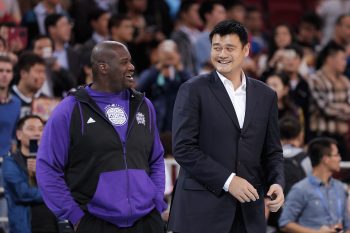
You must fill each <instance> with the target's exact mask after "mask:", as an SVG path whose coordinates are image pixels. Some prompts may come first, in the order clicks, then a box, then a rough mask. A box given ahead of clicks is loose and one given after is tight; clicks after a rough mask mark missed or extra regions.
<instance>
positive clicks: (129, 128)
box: [82, 93, 145, 224]
mask: <svg viewBox="0 0 350 233" xmlns="http://www.w3.org/2000/svg"><path fill="white" fill-rule="evenodd" d="M131 95H133V94H132V93H131ZM144 98H145V96H144V95H143V96H142V99H141V101H140V103H139V105H138V106H137V108H136V113H137V112H138V111H139V109H140V107H141V105H142V103H143V102H144ZM82 102H84V103H86V104H87V105H89V106H90V108H91V109H92V110H93V111H94V112H96V113H97V114H99V115H100V116H101V117H102V118H103V119H105V120H106V121H107V122H108V124H110V125H111V126H112V127H113V129H114V126H113V125H112V123H111V122H110V121H109V120H107V119H106V117H105V116H104V115H103V114H102V113H100V112H98V111H96V110H95V109H94V107H93V106H91V105H90V104H89V103H88V102H85V101H82ZM132 117H133V119H132V121H131V122H130V126H129V125H128V131H127V132H126V137H125V142H123V141H122V140H121V138H120V136H119V134H118V132H116V130H115V129H114V132H115V133H116V135H117V137H118V138H119V141H120V142H121V144H122V147H123V158H124V165H125V172H126V185H127V187H126V190H127V198H126V199H127V201H128V203H129V207H130V214H129V217H131V215H132V207H131V203H130V180H129V175H128V164H127V160H126V142H127V140H128V137H129V134H130V131H131V127H132V125H133V123H134V121H135V118H136V114H135V115H134V116H132ZM128 222H129V218H127V219H126V224H128Z"/></svg>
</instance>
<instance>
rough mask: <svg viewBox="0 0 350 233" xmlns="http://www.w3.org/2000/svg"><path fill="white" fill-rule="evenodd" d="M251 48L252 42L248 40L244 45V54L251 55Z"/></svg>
mask: <svg viewBox="0 0 350 233" xmlns="http://www.w3.org/2000/svg"><path fill="white" fill-rule="evenodd" d="M249 50H250V43H249V42H248V43H247V44H246V45H244V47H243V52H244V56H245V57H248V56H249Z"/></svg>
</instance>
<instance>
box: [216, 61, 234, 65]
mask: <svg viewBox="0 0 350 233" xmlns="http://www.w3.org/2000/svg"><path fill="white" fill-rule="evenodd" d="M218 63H219V64H222V65H227V64H229V63H231V61H218Z"/></svg>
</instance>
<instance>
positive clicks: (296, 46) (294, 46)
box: [284, 44, 304, 58]
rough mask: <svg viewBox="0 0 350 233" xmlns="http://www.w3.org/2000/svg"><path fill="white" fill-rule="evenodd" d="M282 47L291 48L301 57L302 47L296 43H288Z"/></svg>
mask: <svg viewBox="0 0 350 233" xmlns="http://www.w3.org/2000/svg"><path fill="white" fill-rule="evenodd" d="M284 49H287V50H293V51H294V52H295V53H296V54H297V55H298V57H299V58H303V54H304V53H303V49H302V48H301V47H300V46H299V45H297V44H290V45H288V46H286V47H285V48H284Z"/></svg>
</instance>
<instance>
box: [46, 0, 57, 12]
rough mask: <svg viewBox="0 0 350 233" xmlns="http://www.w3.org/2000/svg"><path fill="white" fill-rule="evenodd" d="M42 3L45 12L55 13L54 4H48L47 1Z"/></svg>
mask: <svg viewBox="0 0 350 233" xmlns="http://www.w3.org/2000/svg"><path fill="white" fill-rule="evenodd" d="M43 5H44V7H45V9H46V11H47V13H49V14H52V13H55V4H50V3H49V2H48V1H43Z"/></svg>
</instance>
